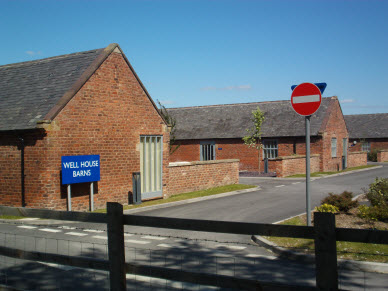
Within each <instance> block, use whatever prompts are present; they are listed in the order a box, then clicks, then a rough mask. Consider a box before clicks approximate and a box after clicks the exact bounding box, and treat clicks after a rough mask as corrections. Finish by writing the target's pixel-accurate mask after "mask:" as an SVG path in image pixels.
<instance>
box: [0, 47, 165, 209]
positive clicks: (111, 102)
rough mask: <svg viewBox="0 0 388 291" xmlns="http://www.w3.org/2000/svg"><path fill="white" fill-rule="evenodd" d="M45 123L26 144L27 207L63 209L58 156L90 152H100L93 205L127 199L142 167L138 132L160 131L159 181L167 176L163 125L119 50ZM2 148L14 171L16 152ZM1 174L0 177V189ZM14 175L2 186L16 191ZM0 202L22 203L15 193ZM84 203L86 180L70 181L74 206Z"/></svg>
mask: <svg viewBox="0 0 388 291" xmlns="http://www.w3.org/2000/svg"><path fill="white" fill-rule="evenodd" d="M44 129H45V134H46V136H45V137H44V138H43V139H37V140H36V141H35V144H33V143H34V142H30V143H31V145H29V146H27V147H26V203H27V207H33V208H50V209H54V208H55V209H66V207H67V206H66V201H67V200H66V189H65V187H61V184H60V183H61V181H60V171H61V156H70V155H90V154H94V155H100V158H101V181H99V182H98V183H97V185H96V187H95V189H96V190H95V192H96V193H95V195H94V199H95V208H102V207H105V204H106V202H107V201H117V202H120V203H124V204H125V203H128V196H129V192H131V191H132V172H135V171H139V170H140V152H139V143H140V135H163V142H164V145H163V175H164V176H163V183H165V181H167V180H168V168H167V165H168V163H169V155H168V142H169V134H168V131H167V127H166V125H165V123H164V121H163V120H162V119H161V117H160V116H159V114H158V113H157V111H156V110H155V108H154V107H153V105H152V103H151V102H150V100H149V99H148V97H147V96H146V94H145V92H144V91H143V89H142V87H141V86H140V84H139V83H138V81H137V80H136V78H135V76H134V74H133V73H132V71H131V70H130V68H129V67H128V65H127V64H126V62H125V60H124V58H123V57H122V55H121V54H118V53H112V54H111V55H110V56H109V57H108V58H107V60H106V61H105V62H104V63H103V64H102V65H101V66H100V68H99V69H98V70H97V71H96V72H95V73H94V74H93V76H92V77H91V78H90V79H89V80H88V81H87V82H86V83H85V84H84V86H83V87H82V88H81V89H80V90H79V91H78V93H77V94H76V95H75V96H74V97H73V99H72V100H71V101H70V102H69V103H68V104H67V105H66V106H65V108H64V109H63V110H62V111H61V112H60V113H59V114H58V116H57V117H56V118H55V119H54V121H53V122H52V123H51V124H47V125H45V126H44ZM2 148H3V147H2ZM2 151H5V152H9V153H10V154H11V155H12V159H10V160H9V162H10V163H9V165H8V166H7V169H13V170H12V171H14V172H17V171H18V165H17V164H16V162H17V161H18V159H19V157H18V152H17V151H16V150H15V149H13V148H12V149H11V148H9V146H8V147H7V148H6V149H5V150H4V149H2ZM3 180H4V179H3V178H2V177H1V182H0V188H1V189H3V188H4V182H2V181H3ZM18 181H20V176H19V175H18V176H16V178H15V182H13V184H14V185H15V186H12V188H10V187H11V185H10V184H8V186H7V189H5V190H1V191H3V192H8V193H12V194H11V196H12V195H16V196H17V195H19V192H20V188H19V189H17V188H16V187H18V186H17V183H19V182H18ZM8 183H9V182H8ZM8 195H9V194H8ZM8 200H9V199H8ZM9 201H10V200H9ZM0 203H1V204H7V205H14V206H20V204H19V205H18V201H17V200H16V199H14V200H12V202H7V201H5V200H4V199H3V198H0ZM88 208H89V187H88V184H77V185H74V186H72V210H87V209H88Z"/></svg>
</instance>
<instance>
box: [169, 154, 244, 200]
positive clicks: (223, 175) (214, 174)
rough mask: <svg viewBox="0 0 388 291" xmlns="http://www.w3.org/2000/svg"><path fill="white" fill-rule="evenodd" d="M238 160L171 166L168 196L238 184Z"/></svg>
mask: <svg viewBox="0 0 388 291" xmlns="http://www.w3.org/2000/svg"><path fill="white" fill-rule="evenodd" d="M238 164H239V161H238V160H219V161H204V162H191V163H189V164H183V165H182V164H181V165H174V164H171V165H170V166H169V172H170V180H169V181H168V183H167V193H168V195H169V196H170V195H174V194H180V193H187V192H192V191H199V190H204V189H208V188H211V187H218V186H224V185H230V184H237V183H238Z"/></svg>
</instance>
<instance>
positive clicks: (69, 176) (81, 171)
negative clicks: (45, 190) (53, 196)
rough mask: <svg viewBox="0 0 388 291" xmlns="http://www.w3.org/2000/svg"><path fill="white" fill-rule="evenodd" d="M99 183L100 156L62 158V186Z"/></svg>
mask: <svg viewBox="0 0 388 291" xmlns="http://www.w3.org/2000/svg"><path fill="white" fill-rule="evenodd" d="M94 181H100V156H99V155H90V156H67V157H62V184H75V183H83V182H94Z"/></svg>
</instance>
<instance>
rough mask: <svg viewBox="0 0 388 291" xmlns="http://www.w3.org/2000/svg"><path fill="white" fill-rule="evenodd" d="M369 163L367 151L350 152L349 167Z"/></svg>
mask: <svg viewBox="0 0 388 291" xmlns="http://www.w3.org/2000/svg"><path fill="white" fill-rule="evenodd" d="M366 164H367V153H366V152H351V153H348V168H352V167H358V166H365V165H366Z"/></svg>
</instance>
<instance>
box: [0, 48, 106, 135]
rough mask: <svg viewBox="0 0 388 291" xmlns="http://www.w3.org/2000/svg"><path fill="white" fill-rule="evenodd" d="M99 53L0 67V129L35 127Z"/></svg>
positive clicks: (84, 53) (70, 55)
mask: <svg viewBox="0 0 388 291" xmlns="http://www.w3.org/2000/svg"><path fill="white" fill-rule="evenodd" d="M102 51H103V49H97V50H91V51H87V52H80V53H74V54H69V55H63V56H57V57H52V58H48V59H42V60H36V61H31V62H23V63H17V64H10V65H4V66H0V130H17V129H31V128H35V127H36V122H37V121H38V120H42V119H44V117H45V116H46V114H47V113H48V112H49V111H50V110H51V109H52V108H53V107H54V105H56V104H57V102H58V101H59V99H60V98H61V97H62V96H63V95H64V94H65V93H66V92H67V91H68V90H69V89H70V88H71V86H72V85H73V84H74V83H75V82H76V81H77V80H78V79H79V78H80V76H81V75H82V73H84V71H85V70H86V69H87V68H88V67H89V66H90V64H91V63H92V62H93V61H94V60H95V59H96V58H97V56H98V55H99V54H100V53H101V52H102Z"/></svg>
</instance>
